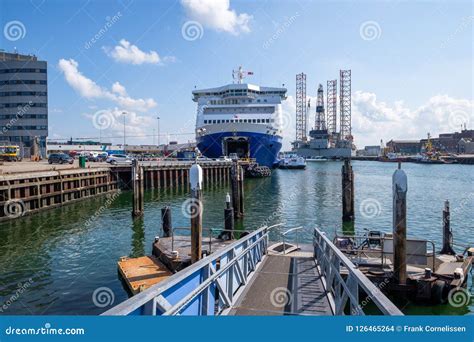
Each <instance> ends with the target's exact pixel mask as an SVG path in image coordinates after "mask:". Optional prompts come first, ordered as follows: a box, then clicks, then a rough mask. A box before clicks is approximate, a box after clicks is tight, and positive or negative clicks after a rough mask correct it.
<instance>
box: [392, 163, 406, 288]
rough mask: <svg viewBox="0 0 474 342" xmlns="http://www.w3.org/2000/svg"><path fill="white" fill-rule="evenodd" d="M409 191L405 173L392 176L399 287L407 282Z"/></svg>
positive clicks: (398, 172) (395, 252)
mask: <svg viewBox="0 0 474 342" xmlns="http://www.w3.org/2000/svg"><path fill="white" fill-rule="evenodd" d="M407 191H408V182H407V176H406V174H405V172H404V171H403V170H402V169H400V165H399V169H397V170H395V172H394V173H393V176H392V192H393V274H394V280H395V282H396V283H397V284H399V285H405V284H406V280H407V261H406V240H407V203H406V201H407Z"/></svg>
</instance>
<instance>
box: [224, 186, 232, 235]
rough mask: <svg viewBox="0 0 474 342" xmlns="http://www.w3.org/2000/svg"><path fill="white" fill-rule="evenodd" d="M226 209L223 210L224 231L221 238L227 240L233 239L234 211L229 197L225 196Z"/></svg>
mask: <svg viewBox="0 0 474 342" xmlns="http://www.w3.org/2000/svg"><path fill="white" fill-rule="evenodd" d="M225 202H226V207H225V209H224V229H225V232H224V234H223V236H225V237H226V238H228V239H229V240H231V239H233V238H234V209H232V207H231V205H230V204H231V202H230V195H229V194H227V196H226V201H225Z"/></svg>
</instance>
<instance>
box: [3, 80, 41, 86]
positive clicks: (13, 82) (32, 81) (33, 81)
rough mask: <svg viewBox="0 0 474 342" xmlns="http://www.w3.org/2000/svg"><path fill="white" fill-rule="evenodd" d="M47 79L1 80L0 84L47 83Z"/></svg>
mask: <svg viewBox="0 0 474 342" xmlns="http://www.w3.org/2000/svg"><path fill="white" fill-rule="evenodd" d="M46 83H47V81H46V80H8V81H0V85H14V84H46Z"/></svg>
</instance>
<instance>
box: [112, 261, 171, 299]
mask: <svg viewBox="0 0 474 342" xmlns="http://www.w3.org/2000/svg"><path fill="white" fill-rule="evenodd" d="M118 269H119V272H120V274H121V276H122V277H123V279H124V280H125V282H126V283H127V285H128V288H129V289H130V292H131V293H132V294H134V295H135V294H137V293H139V292H142V291H144V290H146V289H147V288H149V287H150V286H152V285H155V284H157V283H159V282H161V281H163V280H165V279H167V278H168V277H169V276H170V275H171V274H172V273H171V272H170V271H169V270H168V268H166V266H165V265H163V264H162V263H161V262H160V261H159V260H158V259H157V258H155V257H154V256H142V257H139V258H128V257H123V258H121V260H120V261H119V262H118Z"/></svg>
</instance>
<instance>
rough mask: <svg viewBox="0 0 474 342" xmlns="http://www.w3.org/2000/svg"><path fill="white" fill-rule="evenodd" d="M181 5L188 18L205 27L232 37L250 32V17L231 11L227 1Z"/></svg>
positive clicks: (198, 0) (204, 0) (196, 0)
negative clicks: (229, 34) (226, 33)
mask: <svg viewBox="0 0 474 342" xmlns="http://www.w3.org/2000/svg"><path fill="white" fill-rule="evenodd" d="M181 4H182V5H183V7H184V10H185V12H186V14H187V15H188V17H189V18H191V19H192V20H196V21H198V22H199V23H201V25H203V26H205V27H209V28H211V29H215V30H217V31H224V32H228V33H231V34H233V35H238V34H240V33H242V32H243V33H248V32H250V27H249V22H250V20H251V19H252V16H251V15H249V14H247V13H240V14H237V13H236V12H235V11H234V10H231V9H230V2H229V0H181Z"/></svg>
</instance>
